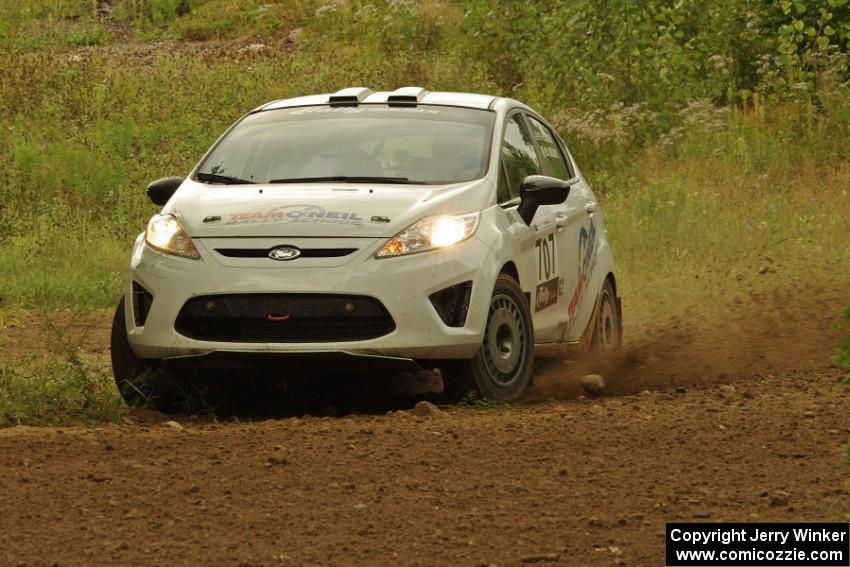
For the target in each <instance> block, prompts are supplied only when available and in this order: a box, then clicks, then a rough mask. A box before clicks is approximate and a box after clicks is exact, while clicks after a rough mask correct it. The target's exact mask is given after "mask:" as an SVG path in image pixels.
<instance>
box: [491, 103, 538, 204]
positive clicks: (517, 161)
mask: <svg viewBox="0 0 850 567" xmlns="http://www.w3.org/2000/svg"><path fill="white" fill-rule="evenodd" d="M502 163H503V164H504V166H505V173H506V177H507V179H506V181H507V191H500V193H502V194H504V193H507V196H508V197H509V200H510V199H515V198H517V197H519V186H520V184H521V183H522V180H523V179H525V178H526V177H527V176H529V175H539V174H540V173H541V172H542V170H541V168H540V161H539V160H538V159H537V152H536V151H535V150H534V142H532V141H531V135H530V134H529V132H528V129H527V128H526V126H525V121H524V120H523V118H522V115H521V114H518V113H517V114H514V115H513V116H512V117H511V118H510V119H509V120H508V124H507V126H506V127H505V139H504V141H503V142H502ZM500 197H502V195H500Z"/></svg>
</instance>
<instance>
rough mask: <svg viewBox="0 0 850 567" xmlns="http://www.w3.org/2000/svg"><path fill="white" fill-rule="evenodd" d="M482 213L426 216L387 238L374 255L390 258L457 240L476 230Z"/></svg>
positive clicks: (439, 246) (446, 244) (445, 245)
mask: <svg viewBox="0 0 850 567" xmlns="http://www.w3.org/2000/svg"><path fill="white" fill-rule="evenodd" d="M479 217H480V215H479V213H472V214H468V215H462V216H454V215H438V216H433V217H428V218H424V219H422V220H421V221H418V222H416V223H414V224H412V225H410V226H409V227H407V228H405V229H404V230H402V231H401V232H399V233H398V234H397V235H395V236H394V237H392V238H390V239H389V240H387V241H386V242H385V243H384V245H383V246H381V248H380V249H379V250H378V252H377V253H376V254H375V257H376V258H391V257H394V256H403V255H405V254H414V253H416V252H425V251H428V250H435V249H438V248H446V247H448V246H451V245H453V244H457V243H458V242H462V241H464V240H466V239H467V238H469V237H470V236H472V235H473V234H475V229H477V228H478V219H479Z"/></svg>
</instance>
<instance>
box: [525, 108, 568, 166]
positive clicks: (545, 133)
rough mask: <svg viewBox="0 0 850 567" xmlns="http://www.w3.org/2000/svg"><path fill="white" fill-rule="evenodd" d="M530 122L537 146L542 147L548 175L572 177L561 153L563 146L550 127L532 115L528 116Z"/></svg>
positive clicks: (541, 150) (541, 151) (544, 164)
mask: <svg viewBox="0 0 850 567" xmlns="http://www.w3.org/2000/svg"><path fill="white" fill-rule="evenodd" d="M528 122H529V123H530V124H531V130H532V132H533V133H534V139H535V140H536V141H537V147H538V148H540V153H541V154H542V155H541V157H542V158H543V169H544V170H545V171H546V175H549V176H551V177H557V178H558V179H564V180H566V179H569V178H570V177H572V175H571V174H570V168H569V167H568V166H567V161H566V159H564V154H563V153H561V148H560V146H559V145H558V142H556V141H555V137H554V136H553V135H552V132H551V131H550V130H549V128H547V127H546V126H545V125H544V124H543V123H541V122H540V121H539V120H537V119H536V118H534V117H532V116H529V117H528Z"/></svg>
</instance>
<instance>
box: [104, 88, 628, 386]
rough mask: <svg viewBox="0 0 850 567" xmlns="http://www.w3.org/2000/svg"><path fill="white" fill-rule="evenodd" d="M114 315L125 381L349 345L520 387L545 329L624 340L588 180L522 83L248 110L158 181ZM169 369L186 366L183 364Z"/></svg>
mask: <svg viewBox="0 0 850 567" xmlns="http://www.w3.org/2000/svg"><path fill="white" fill-rule="evenodd" d="M147 194H148V196H149V198H150V199H151V200H152V201H153V202H154V203H155V204H157V205H162V207H163V208H162V211H161V212H160V213H159V214H157V215H154V217H153V218H151V220H150V222H149V223H148V226H147V230H146V231H145V232H144V233H143V234H141V235H139V237H138V238H137V239H136V242H135V246H134V248H133V253H132V259H131V263H130V281H129V282H128V285H127V289H126V294H125V296H124V299H122V301H121V303H120V304H119V306H118V309H117V312H116V315H115V320H114V324H113V331H112V363H113V370H114V373H115V378H116V382H117V383H118V386H119V389H120V390H121V392H122V394H123V395H124V396H125V398H128V399H130V398H133V397H134V395H135V394H136V393H138V392H139V385H138V381H137V378H138V377H139V376H141V375H142V374H143V373H145V372H146V371H148V370H149V369H151V368H157V367H159V366H160V365H162V364H163V363H169V362H171V363H174V362H182V363H191V364H195V363H197V364H201V363H203V362H204V361H208V360H210V359H215V358H216V357H221V356H226V357H227V360H228V362H227V364H235V363H237V362H239V361H248V360H250V359H251V358H252V357H260V356H263V357H266V358H267V357H268V356H271V355H273V356H275V357H291V358H298V357H301V358H304V357H314V358H319V359H320V360H319V361H320V362H321V361H325V362H327V361H329V360H331V359H333V360H338V359H340V358H343V359H349V360H360V361H364V360H366V361H374V362H381V361H383V362H399V363H410V364H417V365H420V367H426V368H440V369H441V371H442V375H443V381H444V387H445V390H446V392H447V393H448V394H450V395H462V394H464V393H466V392H468V391H470V390H477V391H478V392H480V393H481V394H482V395H484V396H487V397H492V398H498V399H502V400H514V399H516V398H518V397H520V396H521V395H522V394H523V393H524V392H525V390H526V389H527V388H528V386H529V383H530V381H531V375H532V367H533V362H534V349H535V344H544V343H567V344H571V345H574V346H580V347H582V348H584V349H604V348H609V347H614V346H616V345H618V344H619V342H620V337H621V310H620V302H619V299H618V296H617V287H616V278H615V273H614V263H613V258H612V254H611V250H610V248H609V246H608V242H607V238H606V231H605V225H604V223H603V220H602V215H601V213H600V211H599V209H598V206H597V203H596V199H595V197H594V195H593V192H592V191H591V190H590V188H589V187H588V185H587V183H586V182H585V180H584V178H583V177H582V175H581V173H580V171H579V169H578V167H577V166H576V164H575V162H574V161H573V159H572V157H571V155H570V153H569V151H568V150H567V148H566V146H565V145H564V143H563V142H562V141H561V139H560V138H559V137H558V135H557V133H556V132H555V130H554V129H553V128H552V127H551V126H550V125H549V124H548V123H547V122H546V121H545V120H544V119H543V118H542V117H541V116H540V115H539V114H537V113H536V112H534V111H533V110H532V109H531V108H529V107H527V106H525V105H524V104H522V103H520V102H517V101H515V100H512V99H508V98H498V97H494V96H487V95H481V94H462V93H448V92H429V91H426V90H424V89H421V88H416V87H405V88H401V89H398V90H396V91H393V92H372V91H370V90H369V89H365V88H347V89H344V90H341V91H339V92H336V93H334V94H330V95H328V94H322V95H314V96H305V97H299V98H293V99H287V100H278V101H275V102H270V103H268V104H265V105H263V106H260V107H259V108H256V109H254V110H253V111H251V112H249V113H248V114H247V115H245V116H244V117H243V118H241V119H240V120H239V121H237V122H236V123H235V124H234V125H233V126H231V127H230V128H229V129H228V130H227V131H226V132H225V133H224V135H222V136H221V138H220V139H219V140H218V141H217V142H216V143H215V144H214V145H213V146H212V148H211V149H210V150H209V151H208V152H207V154H206V155H205V156H204V158H203V159H202V160H201V162H200V163H199V164H198V165H197V167H195V169H194V170H193V171H192V172H191V173H190V174H189V176H188V177H187V178H186V179H181V178H175V177H170V178H165V179H160V180H158V181H155V182H153V183H151V184H150V185H149V186H148V189H147ZM172 379H179V378H177V377H176V376H175V377H172Z"/></svg>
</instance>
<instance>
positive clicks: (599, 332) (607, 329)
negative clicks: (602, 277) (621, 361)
mask: <svg viewBox="0 0 850 567" xmlns="http://www.w3.org/2000/svg"><path fill="white" fill-rule="evenodd" d="M622 341H623V337H622V323H621V321H620V312H619V309H618V308H617V296H616V295H615V293H614V286H613V284H611V280H606V281H605V285H603V286H602V291H601V292H600V293H599V306H598V308H597V310H596V321H595V324H594V328H593V338H592V339H591V342H590V350H591V352H604V351H609V350H613V349H616V348H618V347H619V346H620V344H621V343H622Z"/></svg>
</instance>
